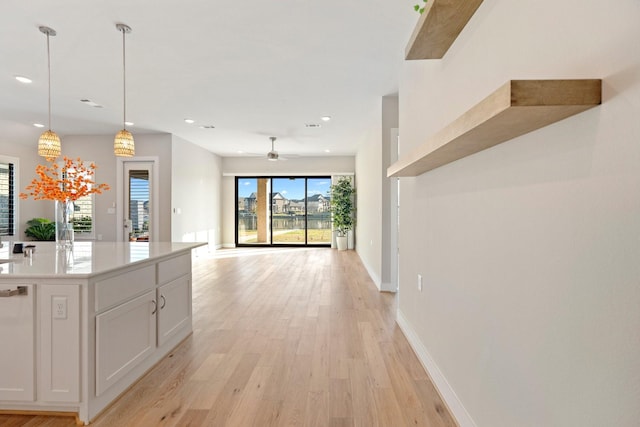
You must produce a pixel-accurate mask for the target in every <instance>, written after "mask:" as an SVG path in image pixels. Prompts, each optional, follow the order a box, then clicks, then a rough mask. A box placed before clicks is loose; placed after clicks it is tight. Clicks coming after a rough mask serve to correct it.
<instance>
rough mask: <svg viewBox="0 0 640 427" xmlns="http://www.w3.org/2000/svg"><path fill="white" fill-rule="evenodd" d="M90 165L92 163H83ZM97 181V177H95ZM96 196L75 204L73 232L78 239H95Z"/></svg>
mask: <svg viewBox="0 0 640 427" xmlns="http://www.w3.org/2000/svg"><path fill="white" fill-rule="evenodd" d="M83 163H84V164H90V163H91V162H90V161H86V160H85V161H83ZM94 179H95V176H94ZM94 205H95V194H89V195H86V196H84V197H80V198H79V199H78V200H76V201H75V202H74V203H73V209H74V213H73V232H74V234H75V236H76V238H79V239H91V238H93V237H94V234H95V230H94V227H93V218H94V217H95V206H94Z"/></svg>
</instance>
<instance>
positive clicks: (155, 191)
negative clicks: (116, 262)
mask: <svg viewBox="0 0 640 427" xmlns="http://www.w3.org/2000/svg"><path fill="white" fill-rule="evenodd" d="M117 161H118V162H117V164H116V203H117V206H118V208H117V209H116V241H117V242H123V241H124V233H123V232H122V227H123V226H124V206H125V203H124V185H125V182H126V180H125V179H124V164H125V163H140V162H144V163H153V175H152V177H151V179H152V180H153V181H152V182H151V217H150V222H151V236H150V238H149V241H154V242H157V241H158V236H159V235H160V224H159V222H160V212H159V206H160V200H159V199H160V159H159V158H158V156H134V157H118V158H117Z"/></svg>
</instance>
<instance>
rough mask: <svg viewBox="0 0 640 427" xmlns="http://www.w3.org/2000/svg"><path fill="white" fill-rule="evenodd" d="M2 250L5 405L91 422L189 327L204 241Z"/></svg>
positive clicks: (0, 382)
mask: <svg viewBox="0 0 640 427" xmlns="http://www.w3.org/2000/svg"><path fill="white" fill-rule="evenodd" d="M34 244H35V245H36V250H35V253H34V254H33V256H32V257H30V258H29V257H25V256H23V254H13V253H12V248H13V243H12V242H4V246H3V248H0V412H3V411H11V412H13V411H39V412H50V413H62V412H71V413H75V414H77V419H78V421H79V422H81V423H89V421H90V420H92V419H93V418H95V417H96V415H98V414H99V413H100V412H101V411H102V410H103V409H105V408H106V407H107V406H108V405H109V404H110V403H111V402H112V401H113V400H114V399H115V398H116V397H118V396H119V395H120V394H121V393H122V392H124V391H125V390H126V389H127V388H128V387H129V386H131V384H133V383H134V382H135V381H136V380H137V379H138V378H140V377H141V376H142V375H143V374H144V373H145V372H147V371H148V370H149V369H150V368H151V367H153V366H154V365H155V364H156V363H157V362H158V361H159V360H160V359H161V358H162V357H164V356H165V355H166V354H167V353H169V352H170V351H171V350H172V349H173V348H174V347H175V346H177V345H178V344H179V343H180V342H181V341H182V340H184V339H185V337H187V336H188V335H189V334H191V331H192V326H191V251H192V249H194V248H196V247H198V246H203V245H205V243H170V242H157V243H153V242H152V243H146V242H76V243H75V244H74V247H73V250H68V251H60V250H56V248H55V244H54V243H53V242H34Z"/></svg>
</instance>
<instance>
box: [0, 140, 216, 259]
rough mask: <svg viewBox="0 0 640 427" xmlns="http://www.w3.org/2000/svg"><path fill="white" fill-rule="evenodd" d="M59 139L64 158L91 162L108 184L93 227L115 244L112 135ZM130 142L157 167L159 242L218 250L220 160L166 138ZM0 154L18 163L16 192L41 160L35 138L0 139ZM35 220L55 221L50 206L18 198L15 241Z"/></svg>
mask: <svg viewBox="0 0 640 427" xmlns="http://www.w3.org/2000/svg"><path fill="white" fill-rule="evenodd" d="M61 138H62V156H68V157H73V158H75V157H81V158H82V159H83V160H90V161H94V162H95V163H96V165H97V167H98V168H97V170H96V174H95V180H96V182H99V183H106V184H109V185H110V186H111V189H110V190H109V191H105V192H104V193H103V194H100V195H97V196H96V197H95V203H96V221H95V227H96V235H98V234H101V235H102V238H103V240H107V241H113V240H115V239H116V233H117V232H119V231H120V227H119V224H116V215H115V214H111V213H109V211H108V209H110V208H112V207H113V206H114V204H116V203H117V188H116V187H117V186H116V183H117V177H116V164H117V158H116V157H115V156H114V154H113V136H112V135H64V136H62V137H61ZM134 138H135V142H136V157H155V158H157V159H158V163H159V165H160V174H159V176H160V183H159V188H160V192H159V193H160V194H159V196H160V200H159V210H160V212H159V234H160V237H159V238H160V240H163V241H169V240H172V239H174V240H176V241H186V240H198V241H209V242H210V243H211V244H212V245H214V247H215V246H219V245H220V243H221V238H220V221H221V214H220V197H221V160H220V158H219V157H218V156H216V155H214V154H212V153H210V152H208V151H206V150H204V149H202V148H200V147H198V146H196V145H194V144H191V143H189V142H187V141H185V140H182V139H180V138H178V137H175V136H172V135H170V134H135V135H134ZM0 154H1V155H7V156H12V157H16V158H18V159H19V162H20V163H19V167H20V176H19V177H18V178H19V182H18V183H17V188H18V189H19V191H23V190H24V187H26V185H27V184H29V182H31V180H32V179H33V178H34V177H35V168H36V165H38V164H41V163H43V161H44V160H43V159H42V158H41V157H39V156H38V155H37V136H36V138H35V139H34V140H33V143H30V141H17V142H16V141H12V142H6V141H2V140H0ZM183 189H185V190H184V191H183ZM194 195H195V196H196V197H194ZM172 206H175V207H179V208H181V211H182V214H181V215H174V214H172ZM204 212H207V214H204ZM34 217H46V218H51V219H53V203H51V202H50V201H47V200H39V201H34V200H33V199H31V198H29V199H26V200H20V202H19V218H18V223H19V234H18V236H17V240H22V239H24V234H23V233H24V228H25V225H24V224H25V222H26V221H28V220H29V219H31V218H34ZM203 236H204V237H203Z"/></svg>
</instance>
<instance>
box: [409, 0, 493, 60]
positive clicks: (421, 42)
mask: <svg viewBox="0 0 640 427" xmlns="http://www.w3.org/2000/svg"><path fill="white" fill-rule="evenodd" d="M481 3H482V0H427V3H426V4H425V7H424V12H423V13H422V15H421V16H420V20H419V21H418V24H417V25H416V28H415V30H413V34H412V35H411V39H409V44H408V45H407V49H406V51H405V59H440V58H442V57H443V56H444V54H445V53H447V50H449V48H450V47H451V45H452V44H453V42H454V41H455V40H456V38H457V37H458V35H459V34H460V32H461V31H462V29H463V28H464V26H465V25H467V22H469V19H471V17H472V16H473V14H474V13H475V12H476V9H478V6H480V4H481Z"/></svg>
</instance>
